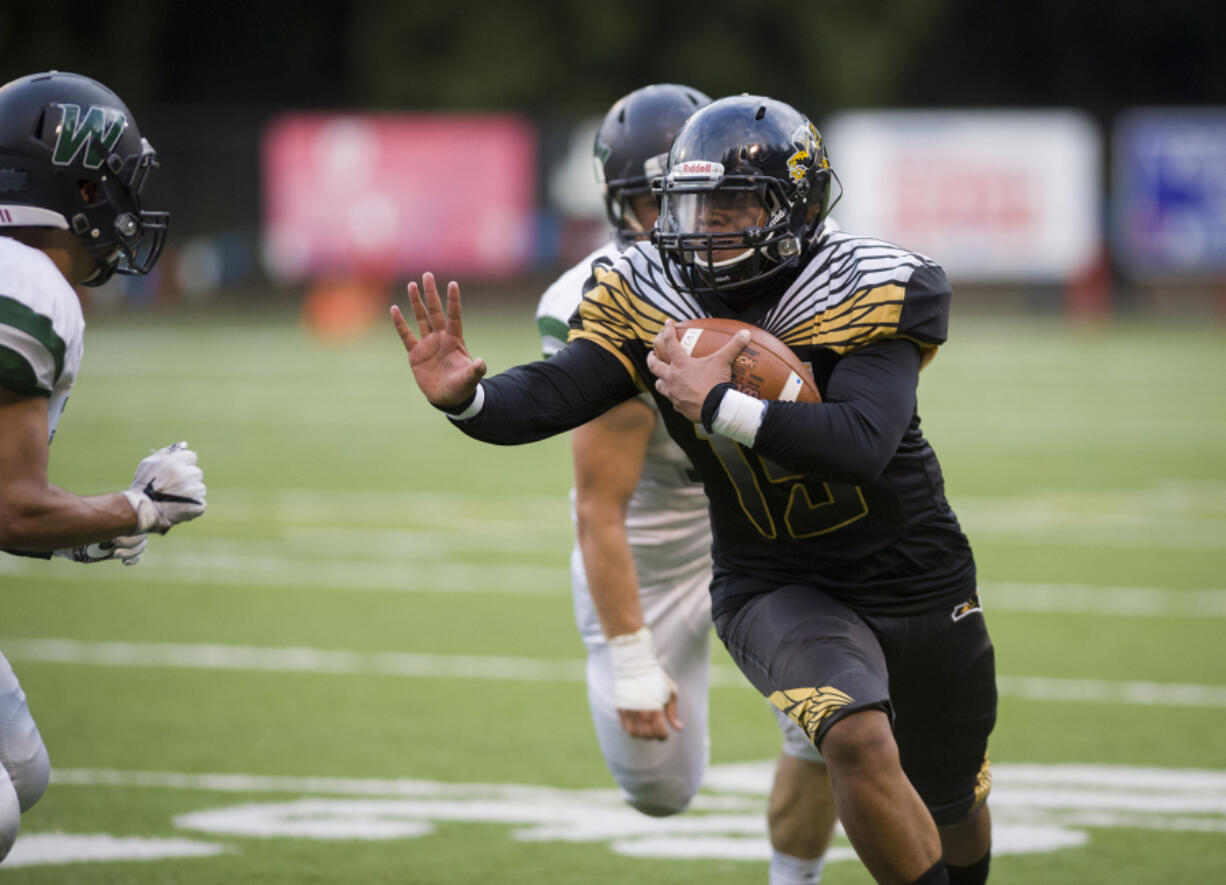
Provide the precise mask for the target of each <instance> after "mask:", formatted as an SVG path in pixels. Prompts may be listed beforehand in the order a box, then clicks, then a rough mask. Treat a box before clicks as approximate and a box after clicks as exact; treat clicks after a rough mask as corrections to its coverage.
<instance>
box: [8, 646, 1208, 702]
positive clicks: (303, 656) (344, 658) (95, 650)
mask: <svg viewBox="0 0 1226 885" xmlns="http://www.w3.org/2000/svg"><path fill="white" fill-rule="evenodd" d="M0 649H3V651H4V653H5V655H6V656H7V657H8V658H9V659H10V660H12V661H30V662H38V663H55V664H78V665H85V666H95V667H171V668H186V669H203V670H241V671H259V672H267V673H312V674H332V675H335V674H344V675H365V676H399V677H410V678H425V679H480V680H482V681H485V682H563V683H582V682H584V680H585V676H584V673H585V664H584V662H583V661H581V660H565V659H562V660H555V659H547V658H524V657H498V656H486V655H450V654H448V655H443V654H424V653H415V652H366V651H343V650H333V649H319V648H305V647H287V648H272V647H260V646H247V645H218V644H186V643H161V642H83V641H80V640H75V639H0ZM711 684H712V685H714V686H720V687H724V686H742V687H748V683H747V682H746V680H745V677H744V676H743V675H742V674H741V673H740V672H739V671H738V670H737V669H736V668H735V667H730V666H728V665H726V664H713V665H712V667H711ZM997 688H998V690H999V692H1000V695H1001V697H1008V698H1017V699H1021V700H1028V701H1051V702H1057V701H1060V702H1074V703H1110V704H1127V705H1130V706H1158V707H1199V708H1212V709H1222V708H1226V686H1223V685H1195V684H1187V683H1171V682H1147V681H1109V680H1103V679H1053V678H1048V677H1038V676H1006V675H1000V676H998V677H997Z"/></svg>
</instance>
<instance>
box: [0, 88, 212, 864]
mask: <svg viewBox="0 0 1226 885" xmlns="http://www.w3.org/2000/svg"><path fill="white" fill-rule="evenodd" d="M156 156H157V155H156V152H155V151H154V150H153V148H152V147H151V146H150V145H149V142H147V141H146V140H145V139H143V138H141V135H140V132H139V131H138V130H137V128H136V121H135V120H133V119H132V114H131V112H129V111H128V109H127V107H126V106H125V105H124V103H123V102H122V101H120V99H119V96H117V95H116V94H115V93H114V92H112V91H111V90H110V89H108V88H106V87H105V86H103V85H102V84H101V83H98V82H96V81H94V80H91V79H89V78H88V77H82V76H79V75H77V74H68V73H61V72H57V71H50V72H47V73H42V74H33V75H30V76H27V77H22V78H20V79H17V80H13V81H12V82H10V83H7V84H5V85H4V86H2V87H0V549H4V550H5V551H6V552H7V553H12V554H17V555H26V556H36V557H42V558H50V557H51V556H52V555H55V556H63V557H67V558H69V559H72V560H74V561H76V562H81V563H95V562H102V561H103V560H107V559H118V560H120V561H121V562H123V563H124V564H125V565H133V564H135V563H136V562H137V560H139V559H140V556H141V554H142V552H143V551H144V549H145V543H146V534H147V533H148V532H159V533H165V532H166V531H168V530H169V529H170V527H171V526H173V525H175V524H177V523H180V522H184V521H186V520H189V519H195V518H196V517H198V516H200V515H201V514H202V513H203V512H204V508H205V486H204V482H203V474H202V473H201V470H200V468H199V466H197V464H196V453H195V452H194V451H192V450H191V449H189V448H188V447H187V444H186V443H175V444H174V445H170V446H167V447H165V448H163V449H161V450H159V451H157V452H155V453H154V454H152V455H150V456H149V457H147V458H145V459H144V460H143V461H141V462H140V464H139V465H138V466H137V468H136V474H135V478H134V480H133V482H132V484H131V487H130V488H128V489H125V490H123V491H118V492H115V493H113V494H107V495H94V496H90V497H81V496H79V495H74V494H72V493H71V492H68V491H65V490H64V489H60V488H57V487H55V486H53V485H51V484H50V483H49V482H48V481H47V464H48V460H49V454H50V443H51V438H52V437H53V436H54V435H55V430H56V426H57V425H58V424H59V420H60V416H61V415H62V414H63V411H64V405H65V403H66V402H67V401H68V395H69V393H70V391H71V389H72V385H73V382H74V381H75V380H76V377H77V373H78V371H79V370H80V366H81V356H82V353H83V351H84V343H83V336H84V332H85V320H84V318H83V316H82V313H81V303H80V300H79V299H78V297H77V293H76V291H75V290H74V288H73V287H74V286H76V285H83V286H96V285H99V284H101V283H103V282H105V281H106V280H108V279H110V277H111V275H112V274H115V273H121V274H145V273H148V272H149V270H150V269H151V268H152V267H153V265H154V263H155V262H156V261H157V259H158V255H159V254H160V253H161V250H162V244H163V241H164V239H165V235H166V229H167V224H168V222H169V215H168V214H167V213H165V212H149V211H146V210H143V209H142V208H141V205H140V193H141V189H142V188H143V186H144V183H145V180H146V178H147V177H148V175H149V172H150V171H151V170H152V169H153V168H154V167H155V166H156V165H157V162H156ZM49 775H50V765H49V762H48V758H47V750H46V747H45V746H44V745H43V741H42V738H41V737H40V735H39V733H38V727H37V726H36V725H35V724H34V720H33V718H32V717H31V715H30V711H29V709H28V707H27V705H26V697H25V693H24V692H23V691H22V690H21V685H20V684H19V683H18V681H17V677H16V676H15V675H14V674H13V669H12V667H10V666H9V663H8V661H7V660H6V659H5V658H4V656H3V655H0V859H3V858H4V857H5V855H7V854H8V852H9V849H10V848H11V847H12V845H13V841H14V840H15V839H16V838H17V831H18V828H19V826H20V822H21V813H22V812H24V811H25V810H27V809H28V808H29V807H30V806H31V805H33V804H34V803H35V802H36V801H37V800H38V798H39V797H40V796H41V795H42V794H43V791H44V790H45V789H46V787H47V780H48V777H49Z"/></svg>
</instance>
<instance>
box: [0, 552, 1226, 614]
mask: <svg viewBox="0 0 1226 885" xmlns="http://www.w3.org/2000/svg"><path fill="white" fill-rule="evenodd" d="M393 534H394V533H393ZM307 537H308V538H310V539H313V540H314V542H315V543H316V546H315V547H314V554H315V555H312V554H311V552H310V550H311V548H310V545H309V544H308V543H306V542H302V543H296V544H295V550H296V551H297V552H296V554H295V555H292V556H285V555H276V554H274V553H270V552H264V551H270V550H276V549H281V550H284V546H283V545H281V544H280V543H279V542H261V541H246V542H231V541H216V540H211V539H209V540H205V541H204V542H191V543H180V544H177V545H176V546H174V547H173V548H171V549H168V550H158V549H156V548H155V547H151V549H150V550H149V551H148V552H147V553H146V554H145V558H144V560H143V561H142V562H141V563H140V565H138V566H137V567H136V568H131V569H128V568H121V567H119V566H118V565H116V564H114V563H109V562H108V563H101V564H99V565H96V566H93V567H91V568H90V571H89V574H88V577H89V583H91V584H96V583H103V582H105V583H127V584H133V583H135V584H141V585H149V584H157V585H166V584H190V585H195V586H199V585H204V586H217V587H241V588H243V589H249V588H259V587H264V588H273V589H311V590H342V591H349V592H359V593H360V592H387V593H465V594H487V593H488V594H492V595H499V596H500V595H511V596H545V597H569V596H570V572H569V564H568V562H567V558H566V556H564V555H559V556H558V557H557V561H556V564H554V565H530V564H523V563H511V562H502V563H474V562H469V563H454V562H439V561H437V559H434V560H430V559H424V558H415V557H411V556H406V555H403V554H404V552H407V551H410V550H411V551H415V552H419V553H422V552H426V551H423V550H422V548H420V547H419V546H417V545H416V544H412V545H406V547H405V548H404V549H403V550H402V551H401V552H399V553H397V552H395V548H394V547H393V546H392V544H391V542H390V541H389V544H388V546H387V547H383V548H381V549H379V550H376V549H374V547H377V546H378V540H377V539H375V540H371V539H369V538H367V539H365V540H363V541H361V542H360V543H361V544H362V545H373V546H366V547H365V552H366V553H368V554H369V557H368V558H351V559H350V558H340V557H338V556H336V555H327V554H329V553H330V554H336V553H338V552H341V551H339V550H338V547H337V545H334V544H329V543H328V542H327V541H325V540H324V539H322V538H319V537H318V536H316V535H314V534H308V536H307ZM154 543H155V544H156V543H157V541H156V539H155V541H154ZM507 543H508V544H511V543H513V541H508V542H507ZM320 550H323V551H326V553H325V557H324V558H320V557H319V555H318V554H319V551H320ZM343 552H345V553H346V554H348V553H350V552H351V551H349V550H345V551H343ZM470 552H471V551H470ZM521 552H523V551H522V550H521ZM80 568H81V567H80V566H79V565H77V564H75V563H70V562H59V561H55V562H51V563H47V562H44V561H43V560H35V559H27V558H23V557H16V556H4V555H0V577H3V576H12V577H22V578H42V577H54V578H58V579H67V578H79V577H82V576H83V575H82V573H81V571H80ZM980 589H981V590H982V592H983V599H984V604H985V606H986V607H987V608H988V609H989V610H998V611H1018V612H1041V613H1063V614H1099V615H1112V616H1122V617H1152V616H1155V615H1167V616H1171V617H1212V618H1222V617H1226V588H1207V589H1188V590H1176V589H1170V588H1159V587H1122V586H1110V585H1091V584H1057V583H1042V582H1036V583H1028V582H1023V581H999V582H991V581H989V582H985V583H983V584H981V585H980Z"/></svg>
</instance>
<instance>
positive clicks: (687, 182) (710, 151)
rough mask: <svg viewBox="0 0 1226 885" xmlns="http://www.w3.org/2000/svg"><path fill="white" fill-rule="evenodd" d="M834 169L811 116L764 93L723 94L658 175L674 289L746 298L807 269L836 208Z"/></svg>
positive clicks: (660, 225)
mask: <svg viewBox="0 0 1226 885" xmlns="http://www.w3.org/2000/svg"><path fill="white" fill-rule="evenodd" d="M833 175H834V173H833V172H832V170H831V169H830V162H829V160H828V159H827V157H826V150H825V148H824V147H823V146H822V137H821V135H820V134H819V133H818V131H817V129H816V128H815V127H814V125H813V124H812V123H810V122H809V120H808V118H807V117H805V115H804V114H802V113H800V112H799V111H797V110H796V109H794V108H792V107H791V106H789V105H786V104H784V103H783V102H781V101H775V100H774V99H770V98H764V97H762V96H755V95H737V96H731V97H728V98H721V99H719V100H717V101H715V102H712V103H711V104H709V105H707V106H706V107H705V108H703V109H702V110H700V111H698V112H697V113H696V114H694V116H692V117H691V118H690V119H689V121H688V122H687V123H686V124H685V126H684V127H682V129H681V131H680V132H678V133H677V137H676V139H675V140H674V141H673V147H672V150H671V151H670V153H669V156H668V167H667V172H666V174H665V175H664V176H663V177H662V178H660V179H657V183H656V189H655V190H656V193H657V194H658V195H659V197H660V218H659V220H658V221H657V222H656V230H655V232H654V233H653V235H652V242H653V243H655V245H656V247H657V248H658V249H659V251H660V254H661V256H662V258H663V259H664V268H665V271H666V273H667V274H668V278H669V280H670V281H671V282H672V283H673V285H674V286H677V287H678V288H680V289H685V290H688V291H692V292H700V291H701V292H717V293H727V292H728V291H729V290H733V292H732V293H731V294H734V295H735V297H738V298H739V297H741V296H742V295H743V294H744V292H743V287H746V286H751V285H753V284H756V283H760V282H762V281H763V280H766V279H769V278H771V277H774V276H776V275H777V274H780V273H782V272H783V271H785V270H787V269H789V268H794V267H797V266H798V265H799V263H800V256H801V255H802V254H803V252H804V251H805V249H806V247H807V246H808V245H809V244H810V243H811V242H812V241H813V239H814V238H815V236H816V235H817V234H818V233H819V232H820V231H821V228H822V223H823V221H824V220H825V218H826V215H827V214H828V213H829V211H830V182H831V179H832V177H833Z"/></svg>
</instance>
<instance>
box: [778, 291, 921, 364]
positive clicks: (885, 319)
mask: <svg viewBox="0 0 1226 885" xmlns="http://www.w3.org/2000/svg"><path fill="white" fill-rule="evenodd" d="M905 294H906V290H905V289H904V288H903V287H902V286H900V285H898V284H897V283H891V284H888V285H884V286H873V287H871V288H868V289H862V290H860V291H859V292H856V293H855V294H854V295H852V296H851V297H849V298H848V299H847V300H845V301H843V302H842V303H841V304H838V305H836V306H834V307H831V308H829V309H827V310H825V311H822V312H821V313H819V314H817V315H816V316H814V317H812V318H811V319H809V320H807V321H806V322H803V323H801V324H799V325H797V326H793V327H792V328H790V329H788V330H787V331H786V332H784V333H783V334H782V335H780V336H779V337H780V338H781V339H782V340H783V341H784V343H786V344H790V345H795V346H803V345H806V344H812V345H817V346H819V347H827V348H829V349H831V350H833V351H835V352H836V353H846V352H847V351H849V350H851V349H853V348H855V347H860V346H861V345H864V344H867V343H868V342H869V341H871V340H873V339H874V338H881V337H885V336H888V335H890V334H892V333H893V332H894V331H895V330H896V329H897V328H898V323H899V320H900V319H901V317H902V303H903V296H904V295H905Z"/></svg>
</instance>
